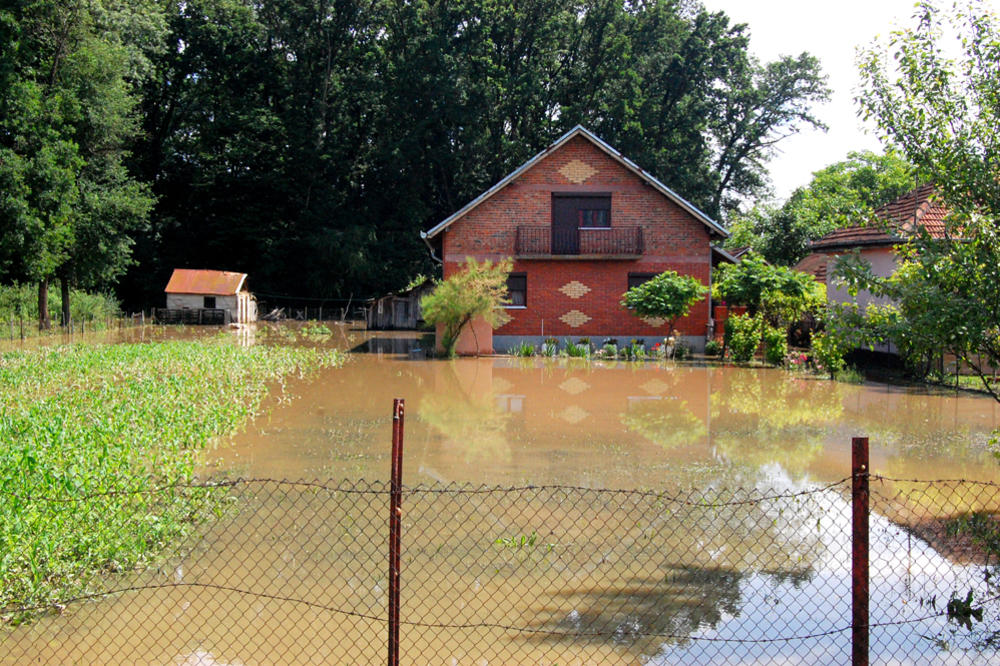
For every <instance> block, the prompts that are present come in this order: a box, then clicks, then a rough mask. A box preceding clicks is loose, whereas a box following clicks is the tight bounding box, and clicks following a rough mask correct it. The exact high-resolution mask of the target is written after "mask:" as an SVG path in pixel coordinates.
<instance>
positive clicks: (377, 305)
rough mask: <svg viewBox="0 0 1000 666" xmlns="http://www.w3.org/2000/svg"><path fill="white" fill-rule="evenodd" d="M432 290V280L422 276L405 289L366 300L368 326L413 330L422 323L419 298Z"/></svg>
mask: <svg viewBox="0 0 1000 666" xmlns="http://www.w3.org/2000/svg"><path fill="white" fill-rule="evenodd" d="M433 290H434V282H433V281H432V280H430V279H429V278H424V279H423V280H420V281H418V282H416V283H415V284H412V285H410V286H409V287H407V288H406V289H404V290H402V291H399V292H396V293H392V294H387V295H386V296H382V297H381V298H375V299H372V300H371V301H369V302H368V304H367V306H368V307H367V308H366V310H367V312H366V319H367V320H368V322H367V323H368V328H371V329H375V330H391V329H404V330H413V329H416V328H419V327H420V326H421V325H422V324H423V323H424V320H423V316H422V312H421V310H420V299H421V298H423V297H424V296H425V295H426V294H428V293H430V292H431V291H433Z"/></svg>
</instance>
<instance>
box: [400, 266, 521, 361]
mask: <svg viewBox="0 0 1000 666" xmlns="http://www.w3.org/2000/svg"><path fill="white" fill-rule="evenodd" d="M510 268H511V261H510V260H509V259H505V260H504V261H500V262H498V263H496V264H494V263H493V262H491V261H489V260H486V261H484V262H483V263H481V264H480V263H477V262H476V261H475V260H474V259H472V258H471V257H470V258H469V259H467V260H466V263H465V269H464V270H463V271H461V272H459V273H456V274H454V275H452V276H451V277H449V278H448V279H447V280H445V281H443V282H440V283H438V285H437V286H436V287H435V288H434V291H432V292H431V293H429V294H427V295H426V296H424V297H423V298H422V299H420V308H421V310H422V311H423V313H424V321H426V322H427V323H429V324H441V326H442V329H441V347H442V348H444V352H445V354H447V355H448V356H454V355H455V345H456V344H457V343H458V336H459V335H461V333H462V329H464V328H465V326H466V325H467V324H469V323H471V322H472V321H473V320H474V319H476V318H478V317H482V318H483V319H484V320H485V321H486V323H488V324H489V325H490V326H499V325H501V324H503V323H504V322H506V321H507V320H508V316H507V313H506V312H504V311H503V309H502V306H503V304H504V303H506V302H507V276H509V275H510Z"/></svg>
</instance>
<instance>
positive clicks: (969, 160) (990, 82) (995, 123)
mask: <svg viewBox="0 0 1000 666" xmlns="http://www.w3.org/2000/svg"><path fill="white" fill-rule="evenodd" d="M914 19H915V21H916V26H915V27H912V28H904V29H901V30H897V31H894V32H892V33H891V36H890V38H889V42H888V45H887V47H882V46H879V45H873V46H871V47H870V48H869V49H867V50H865V51H864V52H862V54H861V55H860V57H859V62H858V64H859V67H860V70H861V76H862V80H863V86H862V91H861V94H860V95H859V96H858V98H857V102H858V104H859V106H860V109H861V115H862V116H863V117H864V118H865V119H867V120H871V121H874V123H875V126H876V128H877V131H878V133H879V135H880V137H881V138H882V139H883V140H884V141H886V142H887V143H888V144H889V145H891V146H893V147H895V148H896V149H897V150H899V152H900V153H902V154H903V155H904V156H905V157H906V159H908V160H909V161H910V162H912V163H913V164H914V165H915V166H916V168H917V170H918V172H919V175H920V177H921V178H922V179H923V181H924V182H933V183H934V184H935V185H937V187H938V188H939V189H940V192H941V197H942V199H943V200H944V202H945V203H946V204H947V205H948V207H949V208H950V209H951V210H952V211H954V212H955V213H956V214H958V215H961V216H963V217H968V216H972V215H986V216H988V217H989V218H990V219H991V220H993V221H994V223H995V222H996V221H997V220H1000V161H998V160H997V159H996V156H997V155H998V154H1000V87H998V86H997V81H998V80H1000V25H998V23H997V19H996V17H995V16H994V15H993V14H992V12H991V11H990V9H989V7H988V6H987V5H986V4H985V3H982V2H978V1H973V2H968V3H966V4H965V5H964V6H961V8H960V9H955V10H953V11H942V10H940V9H938V8H937V7H936V6H935V4H934V3H931V2H920V3H918V4H917V8H916V12H915V14H914ZM948 37H951V38H953V40H954V41H953V44H954V46H957V53H958V56H957V58H955V59H952V58H949V57H947V56H946V55H945V53H947V52H948V50H949V48H948V47H947V46H946V44H945V40H946V39H947V38H948ZM890 63H891V69H890ZM895 71H898V78H897V77H896V76H895V74H894V72H895Z"/></svg>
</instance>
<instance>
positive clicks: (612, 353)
mask: <svg viewBox="0 0 1000 666" xmlns="http://www.w3.org/2000/svg"><path fill="white" fill-rule="evenodd" d="M601 351H603V352H604V355H605V356H607V357H608V358H618V345H617V344H615V343H611V342H605V343H604V346H603V347H601Z"/></svg>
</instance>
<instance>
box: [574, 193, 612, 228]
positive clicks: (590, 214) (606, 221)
mask: <svg viewBox="0 0 1000 666" xmlns="http://www.w3.org/2000/svg"><path fill="white" fill-rule="evenodd" d="M609 204H610V198H609ZM579 213H580V228H581V229H604V228H607V227H610V226H611V211H610V210H609V209H608V208H582V209H580V211H579Z"/></svg>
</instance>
